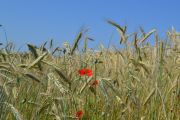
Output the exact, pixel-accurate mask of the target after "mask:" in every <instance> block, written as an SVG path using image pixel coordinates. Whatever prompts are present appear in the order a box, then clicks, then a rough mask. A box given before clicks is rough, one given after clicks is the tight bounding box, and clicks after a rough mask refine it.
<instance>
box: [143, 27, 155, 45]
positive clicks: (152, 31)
mask: <svg viewBox="0 0 180 120" xmlns="http://www.w3.org/2000/svg"><path fill="white" fill-rule="evenodd" d="M155 31H156V30H151V31H150V32H149V33H148V34H147V35H146V36H145V37H144V38H143V39H142V40H141V42H140V44H141V43H142V42H144V41H145V40H146V39H147V38H148V37H149V36H150V35H151V34H152V33H154V32H155Z"/></svg>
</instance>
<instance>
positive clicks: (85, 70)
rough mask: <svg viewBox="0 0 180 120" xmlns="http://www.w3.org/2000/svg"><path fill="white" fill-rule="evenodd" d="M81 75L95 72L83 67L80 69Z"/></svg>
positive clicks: (90, 74) (89, 74)
mask: <svg viewBox="0 0 180 120" xmlns="http://www.w3.org/2000/svg"><path fill="white" fill-rule="evenodd" d="M78 72H79V74H80V75H87V76H92V75H93V72H92V70H91V69H81V70H79V71H78Z"/></svg>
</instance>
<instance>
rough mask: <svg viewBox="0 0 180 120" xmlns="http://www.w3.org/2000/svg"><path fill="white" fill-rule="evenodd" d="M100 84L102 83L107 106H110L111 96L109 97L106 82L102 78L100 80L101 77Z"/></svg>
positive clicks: (101, 86)
mask: <svg viewBox="0 0 180 120" xmlns="http://www.w3.org/2000/svg"><path fill="white" fill-rule="evenodd" d="M99 85H100V88H101V90H102V92H103V95H104V97H105V101H106V104H107V108H110V102H109V97H108V92H107V89H106V87H105V85H104V83H103V82H102V80H100V79H99Z"/></svg>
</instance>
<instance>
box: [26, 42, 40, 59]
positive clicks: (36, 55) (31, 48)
mask: <svg viewBox="0 0 180 120" xmlns="http://www.w3.org/2000/svg"><path fill="white" fill-rule="evenodd" d="M27 45H28V47H29V50H30V51H31V52H32V54H33V55H34V57H35V58H37V57H38V54H37V51H36V48H35V47H34V46H33V45H31V44H29V43H28V44H27Z"/></svg>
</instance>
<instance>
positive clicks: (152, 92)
mask: <svg viewBox="0 0 180 120" xmlns="http://www.w3.org/2000/svg"><path fill="white" fill-rule="evenodd" d="M155 90H156V89H155V88H153V89H152V90H151V92H150V93H149V95H148V96H147V98H146V99H145V101H144V104H143V105H146V104H147V102H148V100H149V99H150V98H151V96H152V95H153V94H154V92H155Z"/></svg>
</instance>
